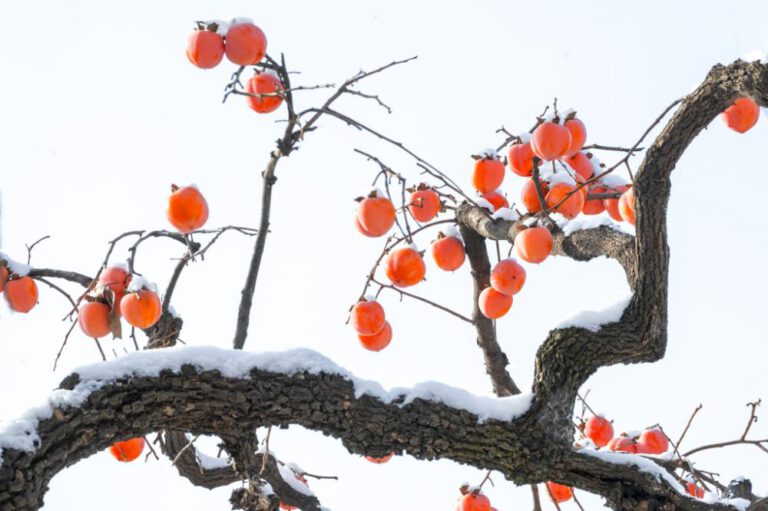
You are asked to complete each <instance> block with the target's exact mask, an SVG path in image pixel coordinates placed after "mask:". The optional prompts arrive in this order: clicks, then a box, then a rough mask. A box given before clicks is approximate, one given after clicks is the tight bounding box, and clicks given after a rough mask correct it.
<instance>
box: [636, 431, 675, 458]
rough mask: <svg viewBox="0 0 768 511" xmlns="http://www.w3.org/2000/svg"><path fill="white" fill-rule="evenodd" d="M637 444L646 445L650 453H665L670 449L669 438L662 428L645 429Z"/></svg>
mask: <svg viewBox="0 0 768 511" xmlns="http://www.w3.org/2000/svg"><path fill="white" fill-rule="evenodd" d="M637 444H638V445H642V446H643V447H645V450H646V451H647V452H648V453H649V454H663V453H665V452H667V450H668V449H669V440H667V436H666V435H665V434H664V432H663V431H662V430H661V429H660V428H649V429H646V430H645V431H643V432H642V433H641V434H640V438H638V440H637Z"/></svg>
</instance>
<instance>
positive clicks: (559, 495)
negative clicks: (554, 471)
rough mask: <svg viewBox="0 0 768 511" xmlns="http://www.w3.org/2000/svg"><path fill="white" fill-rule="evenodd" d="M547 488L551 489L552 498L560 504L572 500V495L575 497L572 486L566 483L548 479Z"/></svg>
mask: <svg viewBox="0 0 768 511" xmlns="http://www.w3.org/2000/svg"><path fill="white" fill-rule="evenodd" d="M547 490H548V491H549V495H550V496H551V497H552V500H554V501H555V502H557V503H558V504H560V503H562V502H566V501H568V500H571V497H573V490H571V487H570V486H566V485H564V484H558V483H555V482H552V481H547Z"/></svg>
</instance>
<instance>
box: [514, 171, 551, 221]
mask: <svg viewBox="0 0 768 511" xmlns="http://www.w3.org/2000/svg"><path fill="white" fill-rule="evenodd" d="M539 185H540V187H541V193H542V195H543V196H544V197H545V204H546V196H547V193H549V185H548V184H547V183H545V182H544V181H539ZM520 202H522V203H523V206H525V209H526V210H527V211H528V212H529V213H537V212H539V211H541V210H542V205H541V201H540V200H539V194H538V193H537V192H536V182H535V181H534V180H533V178H531V179H529V180H528V181H526V182H525V184H524V185H523V190H522V192H520Z"/></svg>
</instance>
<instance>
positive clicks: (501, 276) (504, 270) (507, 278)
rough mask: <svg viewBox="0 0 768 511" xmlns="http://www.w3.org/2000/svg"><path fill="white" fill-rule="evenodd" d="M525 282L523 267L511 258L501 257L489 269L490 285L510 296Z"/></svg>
mask: <svg viewBox="0 0 768 511" xmlns="http://www.w3.org/2000/svg"><path fill="white" fill-rule="evenodd" d="M524 284H525V268H523V267H522V266H521V265H520V263H518V262H517V261H515V260H514V259H512V258H509V259H502V260H501V261H499V262H498V263H496V265H495V266H494V267H493V269H492V270H491V287H492V288H493V289H495V290H496V291H498V292H499V293H501V294H504V295H508V296H512V295H515V294H517V293H519V292H520V290H521V289H522V288H523V285H524Z"/></svg>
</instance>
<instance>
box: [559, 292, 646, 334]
mask: <svg viewBox="0 0 768 511" xmlns="http://www.w3.org/2000/svg"><path fill="white" fill-rule="evenodd" d="M631 299H632V297H631V296H627V297H625V298H622V299H621V300H619V301H618V302H616V303H615V304H613V305H611V306H610V307H606V308H605V309H603V310H600V311H582V312H579V313H578V314H576V315H575V316H573V317H571V318H568V319H566V320H565V321H563V322H562V323H560V324H559V325H557V328H570V327H577V328H586V329H587V330H589V331H591V332H598V331H599V330H600V329H601V328H602V327H603V325H607V324H608V323H615V322H617V321H618V320H620V319H621V315H622V314H624V310H625V309H626V308H627V305H629V301H630V300H631Z"/></svg>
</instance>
